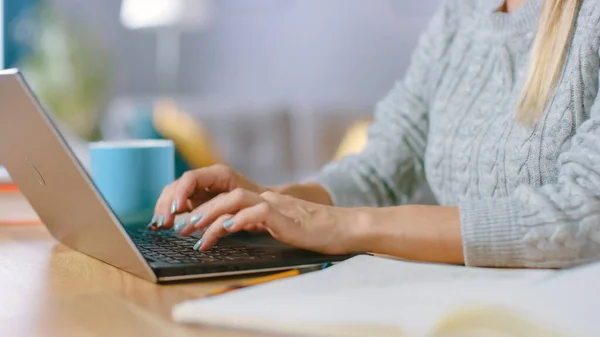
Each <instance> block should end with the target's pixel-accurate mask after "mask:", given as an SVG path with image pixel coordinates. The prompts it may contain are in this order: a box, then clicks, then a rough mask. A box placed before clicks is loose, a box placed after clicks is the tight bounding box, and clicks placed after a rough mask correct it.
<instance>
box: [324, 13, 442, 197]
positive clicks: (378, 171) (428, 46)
mask: <svg viewBox="0 0 600 337" xmlns="http://www.w3.org/2000/svg"><path fill="white" fill-rule="evenodd" d="M450 7H451V6H450V5H448V2H446V3H445V4H444V5H443V6H442V7H441V8H440V9H439V10H438V11H437V12H436V14H435V15H434V17H433V19H432V20H431V21H430V23H429V25H428V28H427V29H426V30H425V32H424V33H423V34H422V35H421V36H420V38H419V42H418V45H417V47H416V49H415V51H414V52H413V54H412V57H411V63H410V65H409V67H408V70H407V73H406V76H405V77H404V79H403V80H402V81H399V82H397V83H396V84H395V86H394V87H393V88H392V90H391V91H390V92H389V93H388V95H387V96H386V97H385V98H384V99H383V100H382V101H380V102H379V103H378V104H377V106H376V109H375V120H374V122H373V124H372V125H371V126H370V127H369V130H368V139H367V144H366V145H365V148H364V150H363V151H362V152H361V153H360V154H357V155H350V156H346V157H345V158H343V159H342V160H341V161H340V162H336V163H330V164H328V165H327V166H325V168H324V169H323V170H322V171H321V172H320V173H319V174H318V175H317V176H315V177H313V180H315V181H316V182H318V183H319V184H320V185H322V186H323V187H324V188H325V189H326V190H327V191H328V192H329V194H330V195H331V197H332V199H333V203H334V205H336V206H342V207H359V206H373V207H376V206H392V205H399V204H403V203H406V202H407V201H408V200H410V198H411V197H412V195H413V192H414V191H415V190H416V189H417V188H418V187H420V185H422V183H423V182H424V180H425V177H424V176H425V175H424V167H423V157H424V152H425V148H426V143H427V132H428V109H429V107H428V102H429V98H430V95H431V94H432V93H431V91H432V90H431V79H432V74H431V68H432V67H431V64H433V63H434V62H436V59H437V58H439V57H441V56H442V54H443V53H444V51H445V49H446V46H447V45H448V44H449V42H450V40H451V37H452V31H453V30H454V29H453V26H454V22H452V21H453V20H452V18H453V15H451V14H452V13H451V12H452V11H451V10H450Z"/></svg>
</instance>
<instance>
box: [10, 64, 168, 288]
mask: <svg viewBox="0 0 600 337" xmlns="http://www.w3.org/2000/svg"><path fill="white" fill-rule="evenodd" d="M0 163H2V165H4V166H5V167H6V169H7V170H8V172H9V173H10V175H11V178H12V180H13V181H14V182H15V183H16V184H17V186H18V187H19V190H20V191H21V192H22V193H23V194H24V196H25V197H26V198H27V200H28V201H29V203H30V204H31V205H32V206H33V208H34V209H35V210H36V212H37V213H38V215H39V217H40V219H41V220H42V221H43V222H44V224H45V225H46V227H47V228H48V230H49V231H50V233H51V234H52V235H53V236H54V237H55V238H56V239H57V240H58V241H60V242H61V243H63V244H64V245H66V246H68V247H70V248H72V249H74V250H77V251H80V252H82V253H85V254H87V255H90V256H92V257H94V258H97V259H99V260H102V261H104V262H106V263H108V264H111V265H113V266H115V267H118V268H121V269H123V270H126V271H128V272H130V273H133V274H135V275H137V276H139V277H142V278H144V279H146V280H149V281H153V282H156V276H155V274H154V273H153V271H152V270H151V268H150V267H149V265H148V264H147V263H146V261H145V260H144V258H143V257H142V256H141V255H140V254H139V252H138V251H137V249H136V248H135V246H134V245H133V243H132V242H131V240H130V239H129V236H128V235H127V234H126V233H125V231H124V229H123V227H122V226H121V224H120V223H119V221H118V220H117V218H116V217H115V215H114V213H113V212H112V211H111V210H110V208H109V207H108V205H107V204H106V202H105V200H104V199H103V198H102V196H101V195H100V193H99V192H98V190H97V189H96V188H95V186H94V184H93V182H92V180H91V179H90V177H89V175H88V174H87V172H86V171H85V169H84V168H83V167H82V166H81V164H80V163H79V161H78V160H77V159H76V157H75V156H74V154H73V153H72V151H71V149H70V148H69V146H68V145H67V143H66V141H65V140H64V138H63V137H62V135H61V134H60V132H59V130H58V129H57V127H56V126H55V125H54V123H53V122H52V120H51V119H50V117H49V116H48V115H47V114H46V113H45V112H44V110H43V108H42V107H41V106H40V104H39V103H38V101H37V100H36V98H35V96H34V94H33V93H32V91H31V90H30V89H29V87H28V86H27V84H26V82H25V80H24V78H23V77H22V76H21V75H20V73H19V72H18V70H15V69H11V70H4V71H0Z"/></svg>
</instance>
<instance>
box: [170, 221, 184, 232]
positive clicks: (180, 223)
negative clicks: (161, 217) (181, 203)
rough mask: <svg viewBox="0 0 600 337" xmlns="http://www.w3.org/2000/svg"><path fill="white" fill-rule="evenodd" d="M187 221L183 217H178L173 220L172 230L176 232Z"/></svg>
mask: <svg viewBox="0 0 600 337" xmlns="http://www.w3.org/2000/svg"><path fill="white" fill-rule="evenodd" d="M186 223H187V221H186V219H185V218H180V219H177V220H175V226H173V230H174V231H176V232H179V231H180V230H182V229H183V227H185V225H186Z"/></svg>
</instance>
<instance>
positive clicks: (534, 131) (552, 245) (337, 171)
mask: <svg viewBox="0 0 600 337" xmlns="http://www.w3.org/2000/svg"><path fill="white" fill-rule="evenodd" d="M542 1H543V0H529V1H528V2H527V3H526V4H525V5H523V6H522V7H521V8H519V9H518V10H517V11H515V12H512V13H502V12H498V11H496V9H497V8H499V7H500V5H501V4H502V1H492V0H447V1H445V2H444V4H443V5H442V6H441V8H440V10H439V11H438V12H437V13H436V14H435V16H434V18H433V19H432V21H431V22H430V24H429V26H428V28H427V30H426V31H425V32H424V33H423V34H422V36H421V37H420V40H419V43H418V46H417V48H416V50H415V51H414V53H413V57H412V61H411V65H410V66H409V68H408V70H407V74H406V76H405V78H404V79H403V80H402V81H399V82H398V83H397V84H396V85H395V86H394V88H393V89H392V90H391V92H390V93H389V94H388V95H387V97H385V98H384V99H383V100H382V101H381V102H380V103H378V105H377V107H376V113H375V117H376V118H375V122H374V123H373V125H372V126H371V128H370V129H369V138H368V142H367V145H366V148H365V149H364V151H363V152H362V153H360V154H358V155H353V156H349V157H346V158H345V159H343V160H342V161H341V162H338V163H332V164H329V165H327V166H326V167H325V168H324V169H323V171H322V172H321V173H320V174H318V175H317V177H316V178H315V179H316V181H317V182H318V183H320V184H321V185H323V186H324V187H325V189H327V190H328V191H329V192H330V194H331V196H332V198H333V201H334V204H335V205H337V206H344V207H357V206H374V207H381V206H393V205H400V204H405V203H408V202H410V200H411V196H412V195H413V192H414V191H415V190H416V189H417V188H418V187H419V186H421V184H423V183H424V182H425V180H427V182H428V183H429V185H430V187H431V190H432V191H433V193H434V195H435V196H436V198H437V200H438V202H439V204H441V205H451V206H458V207H459V210H460V221H461V228H462V238H463V244H464V256H465V260H466V264H467V265H474V266H499V267H566V266H571V265H576V264H581V263H585V262H588V261H592V260H596V259H600V96H599V95H598V72H599V64H600V56H599V41H600V1H598V0H583V3H582V6H581V8H580V11H579V14H578V18H577V23H576V27H575V30H574V36H573V41H572V43H571V45H570V48H569V51H568V56H567V60H566V66H565V69H564V71H563V73H562V77H561V79H560V83H559V85H558V87H557V90H556V92H555V94H554V96H553V97H552V99H551V101H550V103H549V105H548V108H547V110H546V112H545V114H544V116H543V117H542V118H541V119H540V120H539V122H538V123H537V125H535V127H525V126H521V125H519V124H518V123H516V122H515V119H514V116H515V112H516V106H517V102H518V99H519V93H520V91H521V88H522V86H523V82H524V75H525V73H526V69H527V66H528V57H529V54H530V51H531V47H532V44H533V40H534V37H535V34H536V29H537V22H538V20H539V13H540V8H541V4H542ZM397 221H398V222H402V221H404V220H403V219H397ZM398 244H402V243H401V242H399V243H398Z"/></svg>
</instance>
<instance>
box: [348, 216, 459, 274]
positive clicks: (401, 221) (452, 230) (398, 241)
mask: <svg viewBox="0 0 600 337" xmlns="http://www.w3.org/2000/svg"><path fill="white" fill-rule="evenodd" d="M349 212H357V214H356V216H355V217H354V218H355V219H357V223H355V224H354V225H353V228H352V231H353V234H352V240H353V248H354V249H355V250H356V251H365V252H371V253H377V254H385V255H392V256H396V257H400V258H406V259H410V260H416V261H427V262H440V263H454V264H463V263H464V257H463V248H462V238H461V230H460V216H459V211H458V207H441V206H416V205H408V206H398V207H386V208H364V209H355V210H349ZM351 225H352V224H351Z"/></svg>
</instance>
